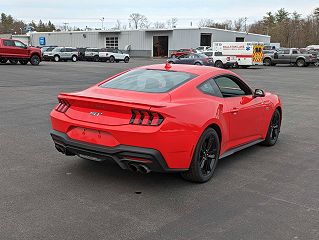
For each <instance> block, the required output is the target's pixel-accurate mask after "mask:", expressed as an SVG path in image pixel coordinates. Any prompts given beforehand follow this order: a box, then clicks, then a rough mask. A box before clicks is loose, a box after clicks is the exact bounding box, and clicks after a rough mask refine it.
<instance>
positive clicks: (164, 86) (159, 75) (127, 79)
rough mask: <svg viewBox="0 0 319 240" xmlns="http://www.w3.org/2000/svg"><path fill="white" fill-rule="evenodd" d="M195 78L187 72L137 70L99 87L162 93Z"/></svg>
mask: <svg viewBox="0 0 319 240" xmlns="http://www.w3.org/2000/svg"><path fill="white" fill-rule="evenodd" d="M195 77H197V75H195V74H191V73H187V72H174V71H162V70H153V69H137V70H132V71H129V72H126V73H124V74H122V75H120V76H118V77H115V78H113V79H111V80H110V81H107V82H105V83H103V84H102V85H100V87H103V88H112V89H121V90H129V91H136V92H147V93H164V92H169V91H171V90H172V89H174V88H176V87H178V86H180V85H182V84H183V83H185V82H187V81H189V80H191V79H194V78H195Z"/></svg>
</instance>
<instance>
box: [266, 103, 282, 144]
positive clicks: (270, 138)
mask: <svg viewBox="0 0 319 240" xmlns="http://www.w3.org/2000/svg"><path fill="white" fill-rule="evenodd" d="M280 127H281V114H280V111H279V110H278V109H276V110H275V112H274V114H273V115H272V118H271V120H270V123H269V127H268V131H267V136H266V139H265V140H264V141H263V142H262V145H264V146H273V145H275V144H276V142H277V140H278V137H279V133H280Z"/></svg>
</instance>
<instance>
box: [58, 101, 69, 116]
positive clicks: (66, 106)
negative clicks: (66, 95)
mask: <svg viewBox="0 0 319 240" xmlns="http://www.w3.org/2000/svg"><path fill="white" fill-rule="evenodd" d="M70 106H71V105H70V104H69V103H68V101H66V100H64V99H59V104H58V106H56V108H55V110H56V111H58V112H60V113H65V112H66V111H67V110H68V109H69V108H70Z"/></svg>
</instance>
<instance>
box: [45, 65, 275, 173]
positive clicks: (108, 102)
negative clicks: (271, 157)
mask: <svg viewBox="0 0 319 240" xmlns="http://www.w3.org/2000/svg"><path fill="white" fill-rule="evenodd" d="M164 67H165V65H164V64H160V65H152V66H145V67H141V68H142V69H160V70H164ZM170 71H182V72H189V73H193V74H196V75H198V76H197V77H195V78H194V79H193V80H191V81H188V82H186V83H184V84H183V85H181V86H179V87H177V88H175V89H173V90H172V91H170V92H168V93H142V92H133V91H126V90H125V91H124V90H115V89H107V88H101V87H99V85H100V84H101V83H100V84H97V85H95V86H93V87H91V88H89V89H87V90H84V91H82V92H77V93H70V94H66V93H63V94H60V95H59V98H62V99H64V100H67V101H68V102H69V103H70V105H71V107H70V108H69V109H68V110H67V111H66V113H60V112H58V111H56V110H53V111H52V112H51V122H52V128H53V129H54V130H56V131H59V132H62V133H66V134H67V135H68V136H69V137H70V138H71V139H74V140H78V141H83V142H88V143H92V144H96V145H100V146H106V147H114V146H117V145H120V144H121V145H128V146H134V147H142V148H151V149H156V150H158V151H159V152H160V153H161V154H162V155H163V157H164V159H165V161H166V163H167V166H168V167H169V168H174V169H179V168H180V169H187V168H189V165H190V163H191V160H192V156H193V151H194V148H195V146H196V144H197V142H198V140H199V138H200V136H201V134H202V133H203V132H204V130H205V129H206V128H207V127H209V126H211V125H213V124H214V125H215V126H218V127H219V128H220V130H221V150H220V155H222V154H223V153H225V152H226V151H227V150H230V149H232V148H234V147H237V146H240V145H243V144H245V143H249V142H251V141H254V140H258V139H264V138H265V136H266V134H267V130H268V125H269V122H270V119H271V117H272V114H273V112H274V111H275V109H276V108H277V107H281V102H280V99H279V97H278V96H276V95H273V94H270V93H266V95H265V97H257V98H255V97H253V96H244V97H232V98H221V97H216V96H211V95H207V94H204V93H202V92H201V91H200V90H198V88H197V87H198V86H199V85H200V84H201V83H203V82H204V81H206V80H207V79H210V78H212V77H215V76H219V75H223V74H228V75H233V76H237V75H236V74H234V73H232V72H230V71H228V70H224V69H217V68H212V67H203V66H187V65H172V68H171V69H170ZM237 77H239V76H237ZM109 79H111V78H109ZM109 79H107V80H105V81H108V80H109ZM105 81H103V82H102V83H104V82H105ZM132 109H140V110H143V111H144V110H145V111H152V112H156V113H159V114H161V115H162V116H163V117H164V121H163V123H162V124H161V125H160V126H142V125H132V124H129V120H130V118H131V110H132ZM92 111H94V112H98V113H99V114H100V115H99V116H92V115H90V112H92Z"/></svg>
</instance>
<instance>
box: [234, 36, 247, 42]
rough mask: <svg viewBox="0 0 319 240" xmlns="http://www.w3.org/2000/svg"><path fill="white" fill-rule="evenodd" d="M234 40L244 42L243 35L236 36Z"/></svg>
mask: <svg viewBox="0 0 319 240" xmlns="http://www.w3.org/2000/svg"><path fill="white" fill-rule="evenodd" d="M236 42H245V38H244V37H236Z"/></svg>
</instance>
